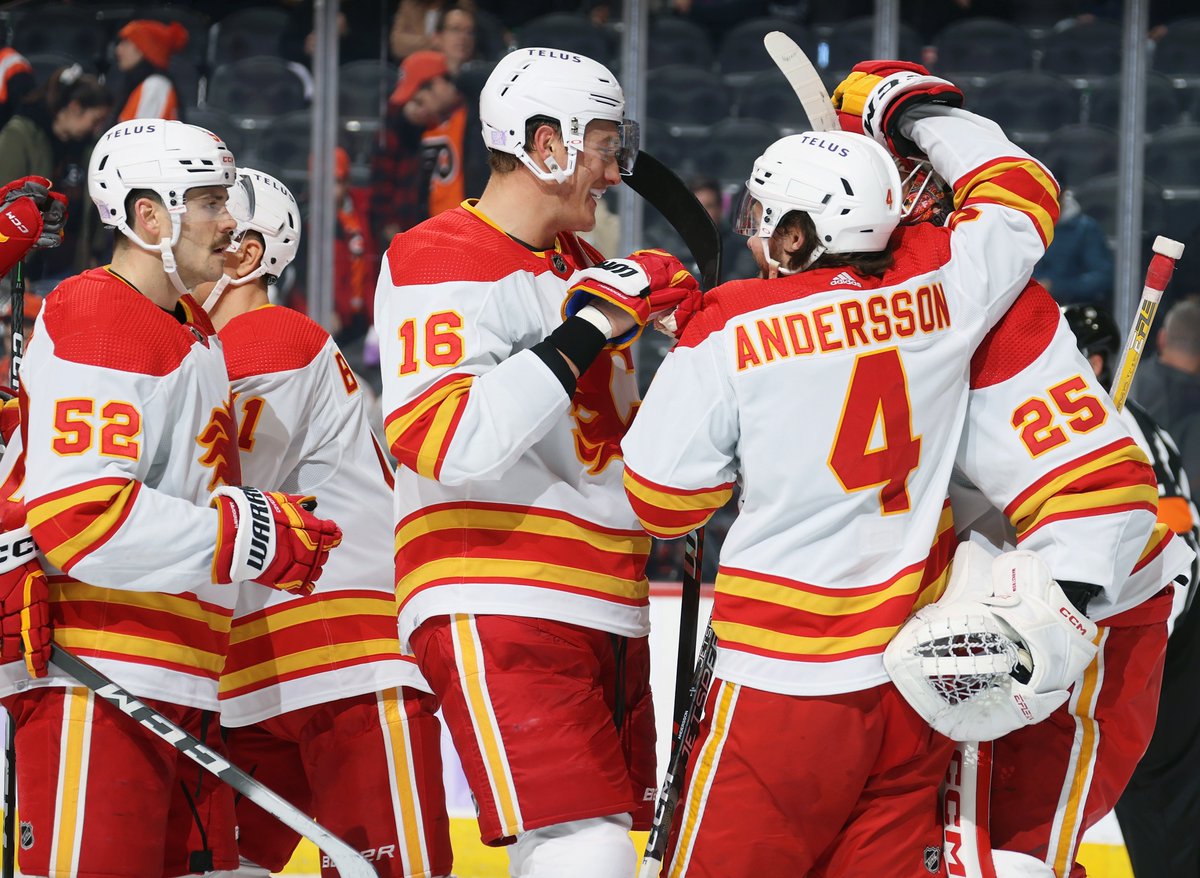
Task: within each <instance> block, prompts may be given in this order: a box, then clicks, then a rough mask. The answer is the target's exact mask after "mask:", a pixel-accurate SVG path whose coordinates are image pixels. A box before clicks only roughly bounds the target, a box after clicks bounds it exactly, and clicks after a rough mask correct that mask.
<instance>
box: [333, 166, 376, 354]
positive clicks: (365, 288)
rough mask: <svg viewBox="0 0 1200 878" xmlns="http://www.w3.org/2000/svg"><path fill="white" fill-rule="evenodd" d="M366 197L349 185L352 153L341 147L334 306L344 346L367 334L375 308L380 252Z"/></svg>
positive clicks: (336, 184)
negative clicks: (369, 216)
mask: <svg viewBox="0 0 1200 878" xmlns="http://www.w3.org/2000/svg"><path fill="white" fill-rule="evenodd" d="M367 200H368V197H367V193H366V192H365V191H363V190H362V189H357V188H352V187H351V186H350V155H349V154H348V153H347V152H346V150H344V149H342V148H341V147H340V146H339V147H338V148H337V150H336V152H335V155H334V184H333V203H334V204H335V205H336V206H337V223H336V228H335V232H334V243H333V283H334V289H333V307H334V311H335V312H336V314H337V318H338V325H339V327H340V328H339V330H338V332H336V333H335V334H334V338H335V340H336V341H337V343H338V344H339V345H342V346H345V345H347V344H349V343H350V342H353V341H355V340H357V339H360V338H362V337H363V336H364V335H366V332H367V329H368V328H369V327H370V326H371V321H372V314H373V313H374V310H375V279H376V276H377V275H378V273H379V252H378V249H377V248H376V246H375V239H374V238H373V237H372V235H371V226H370V222H369V220H368V208H367Z"/></svg>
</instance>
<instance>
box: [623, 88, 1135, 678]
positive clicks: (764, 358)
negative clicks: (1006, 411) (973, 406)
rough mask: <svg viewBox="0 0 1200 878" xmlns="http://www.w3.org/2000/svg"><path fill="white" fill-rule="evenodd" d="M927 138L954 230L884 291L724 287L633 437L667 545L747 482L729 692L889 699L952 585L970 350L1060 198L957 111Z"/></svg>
mask: <svg viewBox="0 0 1200 878" xmlns="http://www.w3.org/2000/svg"><path fill="white" fill-rule="evenodd" d="M931 112H937V111H931ZM913 137H914V139H915V140H916V141H917V143H918V145H919V146H920V147H921V148H922V150H923V151H924V152H925V153H926V154H927V155H928V156H929V158H930V160H931V162H932V163H933V166H934V168H935V169H936V170H937V171H938V172H939V173H940V174H941V175H942V176H943V177H945V179H947V180H950V181H953V185H954V198H955V205H956V206H957V210H956V212H955V213H954V214H953V215H952V216H951V218H950V221H949V224H948V226H947V227H946V228H936V227H933V226H930V225H919V226H915V227H903V228H900V229H898V230H897V232H896V233H895V236H894V237H893V243H895V244H896V245H897V246H896V259H895V264H894V266H893V267H892V268H891V269H889V270H888V271H887V272H886V273H885V275H884V276H883V277H882V278H881V279H880V278H871V277H864V276H861V275H858V274H856V273H855V272H853V271H851V270H849V269H840V268H833V269H818V270H811V271H805V272H802V273H799V274H795V275H791V276H787V277H781V278H778V279H774V280H749V281H735V282H732V283H727V284H724V285H722V286H720V287H718V288H717V289H716V290H714V291H713V292H711V293H709V294H708V295H707V296H706V297H705V302H704V306H703V308H702V310H701V311H700V312H699V313H698V314H697V316H696V317H695V318H694V319H693V320H692V322H691V323H690V324H689V325H688V327H687V329H686V331H685V332H684V335H683V338H682V339H681V341H680V343H679V345H678V346H677V347H676V348H675V349H674V350H673V351H672V352H671V353H670V354H668V355H667V357H666V359H665V360H664V362H663V364H662V366H661V367H660V368H659V371H658V373H657V375H656V376H655V378H654V381H653V383H652V385H651V388H650V391H649V393H648V394H647V398H646V400H645V402H644V403H643V404H642V408H641V409H640V411H639V412H638V418H637V421H636V422H635V423H634V425H633V427H632V428H631V429H630V431H629V434H628V435H627V436H626V438H625V441H624V443H623V446H622V447H623V449H624V452H625V458H626V476H625V482H626V488H627V490H628V492H629V496H630V499H631V501H632V503H633V506H634V509H635V511H636V512H637V514H638V517H639V518H640V519H641V521H642V523H643V524H644V525H645V526H646V529H647V530H649V531H650V532H651V533H652V534H655V535H658V536H662V537H677V536H681V535H683V534H684V533H686V532H687V531H688V530H690V529H691V528H694V527H696V526H698V525H700V524H702V523H703V522H705V521H706V520H707V519H708V517H709V516H710V515H711V514H712V512H713V511H714V510H715V509H717V508H719V507H720V506H721V505H722V504H723V503H724V502H725V501H726V500H727V499H728V497H729V496H730V492H731V490H732V487H733V484H734V481H735V479H737V480H740V481H741V485H742V507H741V511H740V513H739V515H738V517H737V519H736V520H735V522H734V523H733V525H732V527H731V528H730V530H729V533H728V535H727V536H726V539H725V542H724V544H723V545H722V548H721V563H720V568H719V571H718V575H717V582H716V594H715V603H714V608H713V629H714V631H715V632H716V635H717V638H718V643H719V647H718V656H717V668H716V672H717V674H718V676H720V677H721V678H722V679H723V680H728V681H730V682H734V683H741V684H745V685H748V686H753V687H755V688H758V689H764V690H767V691H772V692H780V693H784V694H796V695H820V694H827V693H835V692H850V691H855V690H859V689H864V688H868V687H871V686H875V685H879V684H881V683H883V682H885V681H886V680H887V679H888V677H887V673H886V672H885V670H884V667H883V661H882V655H883V650H884V647H885V646H886V645H887V643H888V641H889V640H890V639H891V637H892V635H893V634H894V633H895V632H896V631H897V629H898V628H899V627H900V626H901V625H902V624H903V623H904V621H905V619H907V618H908V616H909V615H910V614H911V613H912V612H913V611H914V610H915V609H917V608H919V607H921V606H923V605H925V604H927V603H929V602H931V601H933V600H935V599H936V598H937V597H938V596H939V595H940V594H941V593H942V591H943V590H944V588H945V582H946V579H947V573H948V567H949V563H950V559H951V556H952V554H953V550H954V546H955V538H954V526H953V520H952V517H951V514H950V509H949V504H948V502H947V485H948V483H949V481H950V475H951V470H952V468H953V464H954V456H955V452H956V450H957V447H958V441H959V432H960V431H961V429H962V426H963V423H964V419H965V416H966V408H967V392H968V377H969V365H970V360H971V354H972V352H973V351H974V349H975V347H976V346H977V345H978V344H979V342H980V341H981V340H982V339H983V337H984V336H985V334H986V333H987V332H988V330H989V329H990V328H991V326H992V325H993V324H994V323H995V322H996V321H997V320H999V319H1000V317H1001V316H1002V315H1003V314H1004V312H1005V310H1006V309H1007V308H1008V307H1009V305H1010V304H1011V303H1012V302H1013V300H1014V299H1015V298H1016V296H1017V294H1018V293H1019V292H1020V291H1021V289H1022V288H1023V287H1024V285H1025V282H1026V280H1027V279H1028V277H1029V272H1030V270H1031V269H1032V268H1033V265H1034V263H1035V262H1036V261H1037V260H1038V258H1039V257H1040V256H1041V255H1042V253H1043V252H1044V249H1045V247H1046V245H1047V243H1048V242H1049V239H1050V236H1051V233H1052V230H1053V225H1054V221H1055V218H1056V216H1057V194H1058V189H1057V186H1056V184H1055V182H1054V180H1053V178H1052V177H1051V176H1050V175H1049V174H1048V173H1047V172H1046V171H1045V169H1043V168H1042V167H1041V166H1040V165H1038V164H1037V163H1036V162H1035V161H1034V160H1033V159H1032V158H1030V157H1029V156H1028V155H1027V154H1025V153H1024V152H1022V151H1021V150H1020V149H1019V148H1017V147H1016V146H1014V145H1013V144H1012V143H1010V142H1008V141H1007V140H1006V139H1005V138H1004V136H1003V134H1002V133H1001V131H1000V129H999V128H998V127H997V126H995V125H994V124H993V123H991V122H988V121H987V120H984V119H981V118H980V117H978V116H974V115H973V114H970V113H966V112H964V111H961V110H945V109H943V110H941V111H940V113H938V115H935V116H932V117H930V118H925V119H922V120H921V121H919V122H917V123H915V124H914V126H913ZM1150 518H1151V519H1152V515H1151V516H1150ZM1149 526H1150V522H1149V521H1147V523H1146V529H1147V530H1148V529H1149Z"/></svg>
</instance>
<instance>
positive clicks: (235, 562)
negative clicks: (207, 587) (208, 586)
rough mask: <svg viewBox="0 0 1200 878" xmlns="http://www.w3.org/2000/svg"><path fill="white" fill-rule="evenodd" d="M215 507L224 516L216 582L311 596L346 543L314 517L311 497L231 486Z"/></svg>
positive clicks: (337, 530)
mask: <svg viewBox="0 0 1200 878" xmlns="http://www.w3.org/2000/svg"><path fill="white" fill-rule="evenodd" d="M212 504H213V505H214V506H216V507H217V509H218V511H219V512H220V513H221V522H220V527H219V529H218V531H217V551H216V554H215V556H214V557H213V582H217V583H222V584H223V583H227V582H257V583H258V584H259V585H265V586H268V587H270V588H277V589H279V590H280V591H288V592H293V593H296V594H304V595H308V594H312V591H313V588H314V587H315V584H316V581H317V580H318V579H319V578H320V577H321V568H322V567H323V566H324V564H325V560H326V559H327V558H328V557H329V551H330V550H331V549H333V548H335V547H336V546H338V545H339V544H340V543H341V542H342V531H341V529H340V528H339V527H338V526H337V525H336V524H334V523H333V522H332V521H329V520H328V519H324V518H317V517H316V516H315V515H313V514H312V512H311V511H310V510H312V509H315V508H316V501H315V500H314V498H312V497H301V496H299V495H296V494H283V493H279V492H276V491H260V490H259V489H258V488H242V487H229V486H226V487H223V488H217V490H216V491H214V492H213V497H212Z"/></svg>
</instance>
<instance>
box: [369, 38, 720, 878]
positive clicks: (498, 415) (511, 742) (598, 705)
mask: <svg viewBox="0 0 1200 878" xmlns="http://www.w3.org/2000/svg"><path fill="white" fill-rule="evenodd" d="M624 103H625V102H624V95H623V93H622V91H621V88H620V85H619V84H618V83H617V80H616V78H615V77H614V76H613V75H612V73H611V71H609V70H608V69H606V68H605V67H603V66H602V65H600V64H598V63H597V62H595V61H593V60H591V59H589V58H585V57H583V56H580V55H577V54H575V53H572V52H567V51H561V50H558V49H546V48H526V49H519V50H517V51H514V52H512V53H510V54H509V55H507V56H505V57H504V58H503V59H502V60H501V61H500V63H499V64H498V65H497V66H496V69H495V70H494V71H493V72H492V74H491V76H490V77H489V78H488V81H487V83H486V85H485V87H484V89H483V93H482V96H481V100H480V116H481V119H482V124H483V134H484V139H485V143H486V145H487V146H488V148H489V149H490V150H491V156H490V163H491V175H490V178H489V181H488V184H487V188H486V189H485V191H484V193H483V196H482V197H481V198H480V199H479V200H478V201H477V202H476V201H470V200H469V201H467V202H464V203H463V205H462V206H461V207H459V208H457V209H455V210H451V211H447V212H445V213H442V214H439V215H438V216H437V217H434V218H433V219H430V220H428V221H426V222H425V223H422V224H421V225H419V226H417V227H415V228H413V229H411V230H409V231H407V232H405V233H403V234H401V235H398V236H397V237H396V238H395V239H393V241H392V243H391V246H390V248H389V249H388V253H387V256H386V258H385V260H384V264H383V269H382V271H381V273H380V277H379V284H378V288H377V293H376V306H375V315H376V324H377V326H378V328H379V336H380V339H381V352H382V361H383V367H382V368H383V380H384V387H383V399H384V413H385V421H386V426H387V440H388V443H389V446H390V449H391V451H392V453H393V454H394V455H395V456H396V458H397V459H398V460H399V463H400V466H399V469H398V471H397V475H396V494H395V511H396V521H397V529H396V580H397V586H396V587H397V595H398V597H399V599H400V627H401V632H400V633H401V638H402V640H403V641H404V642H405V643H406V644H411V647H412V649H413V651H414V652H415V654H416V656H417V660H418V662H419V664H420V666H421V669H422V671H423V672H424V674H425V677H426V678H427V679H428V680H429V682H430V684H431V686H432V687H433V690H434V692H435V694H436V695H437V697H438V699H439V701H440V704H441V707H442V710H443V715H444V717H445V720H446V723H447V725H448V726H449V729H450V732H451V734H452V736H453V738H454V743H455V746H456V748H457V750H458V753H459V756H460V757H461V760H462V763H463V766H464V768H465V770H466V774H467V778H468V780H469V782H470V785H471V790H472V792H473V793H474V795H475V799H476V802H477V803H478V806H479V823H480V832H481V835H482V837H483V839H484V841H485V842H487V843H489V844H493V845H499V844H509V843H514V842H515V844H513V847H512V848H511V849H510V851H509V856H510V861H511V872H512V874H513V875H516V876H551V875H553V876H561V875H573V876H576V878H618V876H627V875H629V874H630V873H631V872H632V869H633V863H634V859H635V852H634V850H633V846H632V845H631V843H630V840H629V835H628V830H629V829H630V827H631V826H633V827H638V828H648V826H649V822H650V817H651V813H650V812H651V807H652V805H653V789H654V787H655V773H654V726H653V710H652V707H651V701H650V692H649V652H648V645H647V633H648V621H649V617H648V594H649V589H648V583H647V581H646V578H645V572H644V568H645V562H646V557H647V554H648V552H649V548H650V539H649V537H648V536H647V535H646V534H645V533H644V531H643V530H642V528H641V527H640V525H639V524H638V522H637V518H636V517H635V516H634V514H633V512H632V511H631V509H630V507H629V502H628V500H626V498H625V495H624V492H623V491H622V489H621V473H622V462H621V459H620V448H619V443H620V440H621V436H622V435H623V434H624V432H625V429H626V428H627V426H628V424H629V422H630V421H631V419H632V418H633V413H634V410H635V408H636V406H637V387H636V382H635V380H634V372H633V360H632V357H631V355H630V353H629V351H628V344H629V343H630V342H631V341H632V340H633V338H634V337H635V336H636V335H637V333H638V332H640V331H641V328H642V326H643V325H644V324H645V323H646V322H647V321H648V320H650V319H651V318H653V317H655V316H656V315H658V314H660V313H665V312H670V311H671V310H673V309H674V308H675V307H676V306H677V305H678V304H680V303H681V302H685V301H694V299H695V298H697V297H698V296H699V292H698V289H697V285H696V282H695V279H694V278H692V277H691V275H690V274H688V273H687V271H686V270H684V268H683V266H682V265H681V264H680V263H679V261H678V260H677V259H675V258H674V257H672V256H669V255H668V254H666V253H663V252H662V251H640V252H638V253H634V254H632V255H631V256H630V257H629V258H628V259H615V260H609V261H603V257H601V256H600V254H599V253H597V252H596V251H595V250H593V249H592V248H591V247H589V246H588V245H587V244H585V243H584V242H583V241H582V240H581V239H580V238H579V237H578V236H577V234H576V232H579V231H586V230H589V229H591V228H592V226H593V225H594V223H595V211H596V204H597V201H598V200H599V199H600V197H601V196H602V195H603V194H604V192H605V190H607V189H609V188H610V187H612V186H615V185H617V184H618V183H619V182H620V179H621V175H622V174H623V173H626V172H628V171H629V170H631V168H632V162H633V161H634V158H635V155H636V147H637V126H636V123H633V122H630V121H628V120H626V119H625V118H624ZM567 315H573V316H567ZM564 318H565V319H564Z"/></svg>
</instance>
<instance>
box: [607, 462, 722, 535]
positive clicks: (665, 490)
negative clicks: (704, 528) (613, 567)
mask: <svg viewBox="0 0 1200 878" xmlns="http://www.w3.org/2000/svg"><path fill="white" fill-rule="evenodd" d="M625 493H626V494H628V495H629V504H630V505H631V506H632V507H633V511H634V514H635V515H637V517H638V520H639V521H640V522H641V523H642V527H644V528H645V529H646V531H647V533H649V534H651V535H652V536H656V537H660V538H662V539H672V538H674V537H681V536H683V535H684V534H686V533H688V532H689V531H692V530H695V529H696V528H698V527H700V526H701V525H703V524H704V523H705V522H706V521H708V520H709V519H710V518H711V517H712V514H713V513H714V512H716V511H717V510H718V509H720V508H721V507H722V506H724V505H725V504H726V503H728V502H729V498H730V497H732V496H733V482H726V483H724V484H722V485H717V486H716V487H713V488H700V489H698V490H694V491H688V490H683V489H680V488H670V487H667V486H666V485H660V484H658V483H657V482H652V481H650V480H649V479H647V478H645V477H644V476H639V475H638V474H637V473H635V472H633V471H632V470H630V469H629V467H628V466H626V467H625Z"/></svg>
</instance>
